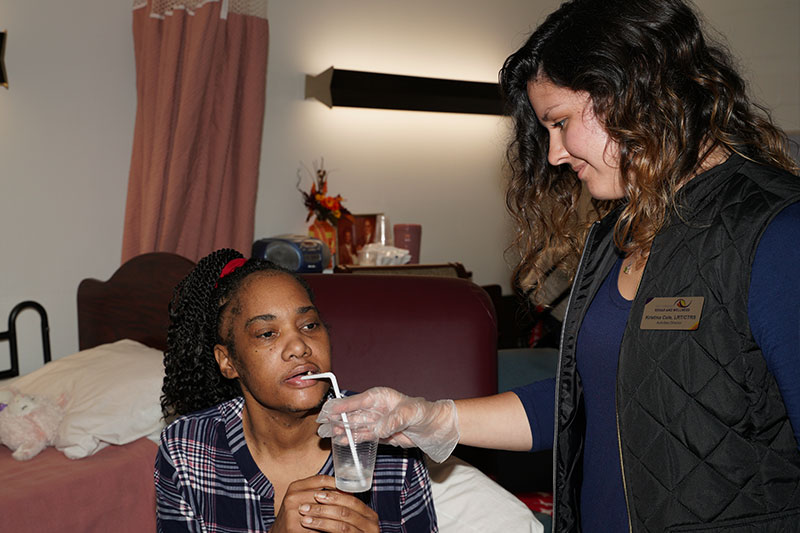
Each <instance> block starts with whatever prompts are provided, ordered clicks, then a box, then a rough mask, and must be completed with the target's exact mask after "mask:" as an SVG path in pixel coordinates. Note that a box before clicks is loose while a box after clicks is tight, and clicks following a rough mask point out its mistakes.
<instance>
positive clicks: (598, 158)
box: [528, 77, 625, 200]
mask: <svg viewBox="0 0 800 533" xmlns="http://www.w3.org/2000/svg"><path fill="white" fill-rule="evenodd" d="M528 99H529V100H530V102H531V104H532V105H533V110H534V112H535V113H536V117H537V118H538V119H539V122H541V123H542V125H543V126H544V127H545V128H546V129H547V132H548V135H549V139H550V147H549V150H548V153H547V161H548V162H549V163H550V164H551V165H565V164H566V165H569V166H570V167H572V170H574V171H575V172H576V173H577V174H578V179H580V180H581V181H582V182H584V183H585V184H586V187H587V188H588V189H589V193H590V194H591V195H592V197H594V198H596V199H598V200H614V199H617V198H622V197H623V196H625V192H624V189H623V187H622V181H621V179H620V172H619V147H618V146H617V144H616V143H615V142H614V141H612V140H611V139H610V138H609V137H608V133H606V130H605V129H604V128H603V125H602V124H601V123H600V121H599V120H598V119H597V117H596V116H595V114H594V110H593V108H592V101H591V99H590V98H589V95H588V93H583V92H575V91H571V90H569V89H566V88H564V87H558V86H556V85H554V84H553V83H552V82H550V81H549V80H547V79H546V78H543V77H539V78H537V79H536V80H534V81H531V82H529V83H528Z"/></svg>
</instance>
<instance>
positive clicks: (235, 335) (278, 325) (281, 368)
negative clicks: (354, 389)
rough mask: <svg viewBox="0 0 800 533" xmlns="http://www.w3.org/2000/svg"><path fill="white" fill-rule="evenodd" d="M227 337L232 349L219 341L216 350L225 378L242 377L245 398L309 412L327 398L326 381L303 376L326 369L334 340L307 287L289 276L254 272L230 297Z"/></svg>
mask: <svg viewBox="0 0 800 533" xmlns="http://www.w3.org/2000/svg"><path fill="white" fill-rule="evenodd" d="M226 313H227V316H226V317H225V318H224V320H223V325H222V332H221V333H222V334H223V337H225V336H228V335H230V336H231V337H232V339H233V345H234V350H233V352H234V353H230V351H229V350H228V348H227V347H225V346H222V345H217V346H216V347H215V348H214V354H215V356H216V358H217V362H218V363H219V365H220V371H221V372H222V374H223V375H224V376H225V377H227V378H238V380H239V383H240V385H241V387H242V391H243V394H244V396H245V400H246V402H251V401H252V400H255V401H256V402H258V404H260V405H261V406H262V407H264V408H266V409H272V410H276V411H281V412H289V413H296V412H300V413H303V412H306V411H308V410H312V409H316V408H317V407H319V406H320V405H321V404H322V402H323V400H324V399H325V394H326V393H327V391H328V387H329V386H330V384H329V383H328V382H327V381H317V380H308V381H306V380H301V379H300V376H302V375H304V374H308V373H309V372H311V373H318V372H328V371H330V368H331V343H330V338H329V337H328V331H327V329H326V328H325V326H324V325H323V324H322V321H321V320H320V318H319V314H318V313H317V309H316V308H315V307H314V305H313V304H312V303H311V300H310V298H309V297H308V294H307V293H306V291H305V289H304V288H303V287H302V286H301V285H300V284H299V283H298V282H297V280H295V279H294V278H292V277H291V276H290V275H288V274H284V273H275V272H267V273H256V274H253V275H252V276H250V277H249V278H248V279H247V280H245V282H244V283H243V285H242V286H241V287H240V289H239V294H238V297H237V298H236V299H234V300H233V301H231V302H230V303H229V306H228V310H227V311H226Z"/></svg>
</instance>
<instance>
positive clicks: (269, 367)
mask: <svg viewBox="0 0 800 533" xmlns="http://www.w3.org/2000/svg"><path fill="white" fill-rule="evenodd" d="M164 366H165V370H166V376H165V379H164V387H163V395H162V400H161V403H162V410H163V412H164V415H165V417H168V418H169V417H172V416H175V415H178V416H179V418H178V419H177V420H175V421H174V422H173V423H171V424H170V425H169V426H168V427H167V428H166V429H165V430H164V431H163V433H162V435H161V445H160V446H159V452H158V455H157V458H156V465H155V483H156V491H157V508H158V509H157V519H158V528H159V531H161V532H171V531H207V530H213V531H220V532H224V531H254V532H255V531H263V532H266V531H271V532H272V533H281V532H289V531H308V530H311V531H331V532H332V531H363V532H373V533H374V532H377V531H379V530H388V531H407V532H431V531H438V529H437V524H436V514H435V512H434V508H433V500H432V496H431V487H430V478H429V476H428V471H427V469H426V468H425V464H424V462H423V460H422V457H421V455H420V454H419V452H417V451H413V452H404V451H397V450H396V449H391V448H386V449H384V448H383V447H380V449H379V452H378V458H377V461H376V466H375V482H374V483H373V487H372V490H371V492H370V493H369V498H364V499H365V500H368V501H369V505H367V504H365V503H363V501H362V499H360V498H358V497H356V496H354V495H352V494H346V493H343V492H339V491H337V490H336V489H335V484H334V478H332V477H331V476H332V475H333V463H332V461H331V454H330V440H329V439H323V438H320V437H318V436H317V423H316V422H315V418H316V416H317V413H318V412H319V408H320V406H321V405H322V403H323V402H324V401H325V399H326V398H327V396H328V389H329V386H330V384H329V383H328V382H327V381H316V380H308V381H304V380H301V379H299V378H300V376H301V375H304V374H307V373H308V372H309V371H310V372H313V373H318V372H327V371H330V369H331V345H330V338H329V336H328V331H327V329H326V327H325V324H324V323H323V322H322V321H321V319H320V317H319V314H318V313H317V309H316V308H315V307H314V302H313V297H312V294H311V291H310V289H309V287H308V286H307V284H306V283H305V282H304V281H303V280H302V279H301V278H299V277H298V276H296V275H295V274H294V273H291V272H289V271H287V270H285V269H283V268H281V267H278V266H277V265H274V264H273V263H270V262H268V261H262V260H255V259H249V260H245V259H244V258H243V257H242V256H241V254H239V253H238V252H236V251H235V250H229V249H225V250H219V251H217V252H214V253H212V254H211V255H209V256H207V257H205V258H204V259H202V260H201V261H200V262H199V263H198V264H197V266H196V267H195V269H194V270H193V271H192V272H190V273H189V275H188V276H187V277H186V278H185V279H184V280H183V281H182V282H181V283H179V284H178V287H177V288H176V290H175V295H174V297H173V301H172V303H171V305H170V326H169V332H168V347H167V350H166V352H165V358H164Z"/></svg>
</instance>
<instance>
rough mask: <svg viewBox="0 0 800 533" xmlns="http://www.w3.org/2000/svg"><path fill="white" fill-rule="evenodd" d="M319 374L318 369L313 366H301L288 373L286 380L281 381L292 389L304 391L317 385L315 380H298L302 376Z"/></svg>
mask: <svg viewBox="0 0 800 533" xmlns="http://www.w3.org/2000/svg"><path fill="white" fill-rule="evenodd" d="M318 372H319V369H318V368H317V367H316V366H314V365H303V366H300V367H297V368H295V369H293V370H292V371H291V372H289V375H288V377H287V378H286V379H284V380H283V382H284V383H286V384H288V385H291V386H292V387H296V388H300V389H305V388H308V387H313V386H314V385H316V384H317V380H315V379H308V380H306V379H300V378H301V377H303V376H307V375H308V374H316V373H318Z"/></svg>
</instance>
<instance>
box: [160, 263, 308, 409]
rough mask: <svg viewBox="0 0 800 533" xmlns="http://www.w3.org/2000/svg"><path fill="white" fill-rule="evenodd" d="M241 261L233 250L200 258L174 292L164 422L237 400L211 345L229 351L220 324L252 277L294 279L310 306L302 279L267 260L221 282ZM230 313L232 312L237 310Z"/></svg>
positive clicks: (229, 339) (229, 341)
mask: <svg viewBox="0 0 800 533" xmlns="http://www.w3.org/2000/svg"><path fill="white" fill-rule="evenodd" d="M240 258H242V259H243V258H244V256H243V255H242V254H241V253H239V252H237V251H236V250H232V249H229V248H225V249H222V250H217V251H216V252H213V253H211V254H209V255H208V256H206V257H204V258H203V259H201V260H200V261H199V262H198V263H197V266H195V268H194V269H193V270H192V271H191V272H190V273H189V274H188V275H187V276H186V277H185V278H184V279H183V280H182V281H181V282H180V283H178V285H177V287H175V293H174V295H173V297H172V301H171V302H170V305H169V318H170V323H169V328H168V330H167V349H166V351H165V352H164V370H165V376H164V384H163V386H162V389H161V392H162V394H161V411H162V413H163V414H164V418H170V417H172V416H176V415H183V414H187V413H191V412H193V411H198V410H200V409H205V408H207V407H211V406H213V405H216V404H218V403H220V402H223V401H226V400H230V399H231V398H235V397H237V396H240V395H241V389H240V388H239V383H238V380H235V379H227V378H225V377H224V376H223V375H222V374H221V373H220V371H219V366H218V365H217V361H216V359H215V357H214V346H215V345H216V344H223V345H225V346H227V347H228V348H229V349H232V343H233V339H232V336H231V332H223V331H221V324H222V322H223V317H224V314H225V312H226V310H228V304H229V303H231V302H233V301H236V296H237V294H238V292H239V290H240V289H241V287H242V285H243V283H244V281H245V280H246V279H247V278H248V277H249V276H250V275H251V274H254V273H256V272H275V273H283V274H287V275H289V276H292V277H293V278H294V279H296V280H297V281H298V283H300V285H302V287H303V288H304V289H305V291H306V293H308V297H309V299H310V300H311V302H312V303H313V302H314V295H313V293H312V292H311V288H310V287H309V286H308V283H306V281H305V280H304V279H303V278H301V277H300V276H298V275H297V274H295V273H294V272H292V271H290V270H287V269H285V268H283V267H281V266H279V265H276V264H275V263H272V262H270V261H265V260H260V259H254V258H251V259H248V260H247V261H246V262H244V264H243V265H241V266H240V267H238V268H237V269H236V270H234V271H233V272H231V273H230V274H227V275H226V276H224V277H222V278H220V274H221V273H222V269H223V268H224V267H225V265H227V264H228V263H229V262H230V261H232V260H234V259H240ZM231 311H232V312H234V313H235V312H236V309H233V308H232V309H231Z"/></svg>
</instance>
